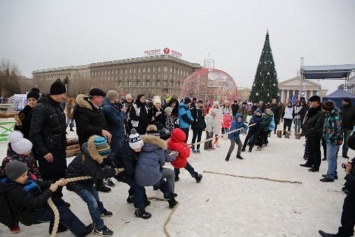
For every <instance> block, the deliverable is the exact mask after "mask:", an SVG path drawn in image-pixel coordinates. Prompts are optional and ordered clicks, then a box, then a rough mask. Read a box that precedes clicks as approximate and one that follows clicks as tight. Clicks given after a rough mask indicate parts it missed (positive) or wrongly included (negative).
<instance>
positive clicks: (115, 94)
mask: <svg viewBox="0 0 355 237" xmlns="http://www.w3.org/2000/svg"><path fill="white" fill-rule="evenodd" d="M106 95H107V98H108V99H109V100H111V101H114V100H115V99H117V98H118V96H119V94H118V92H117V91H115V90H109V91H108V92H107V94H106Z"/></svg>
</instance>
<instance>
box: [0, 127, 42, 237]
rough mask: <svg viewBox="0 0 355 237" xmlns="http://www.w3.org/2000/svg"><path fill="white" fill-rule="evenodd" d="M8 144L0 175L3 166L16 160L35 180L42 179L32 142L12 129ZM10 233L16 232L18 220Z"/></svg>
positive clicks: (0, 173) (1, 172)
mask: <svg viewBox="0 0 355 237" xmlns="http://www.w3.org/2000/svg"><path fill="white" fill-rule="evenodd" d="M8 140H9V144H8V148H7V156H6V157H5V158H4V159H3V160H2V164H1V167H0V175H5V167H6V165H7V164H8V163H10V162H11V161H14V160H17V161H20V162H22V163H24V164H25V165H26V166H27V168H28V176H29V177H30V178H31V179H32V180H34V181H36V180H38V179H42V178H41V175H40V172H39V170H38V166H37V163H36V159H35V158H34V157H33V153H32V150H31V149H32V143H31V142H30V141H29V140H28V139H26V138H24V137H23V134H22V133H21V132H20V131H16V130H15V131H13V132H11V133H10V134H9V136H8ZM9 228H10V231H11V233H14V234H15V233H18V232H19V231H20V227H19V225H18V221H15V222H14V223H13V224H12V225H11V226H10V227H9Z"/></svg>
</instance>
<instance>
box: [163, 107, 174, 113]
mask: <svg viewBox="0 0 355 237" xmlns="http://www.w3.org/2000/svg"><path fill="white" fill-rule="evenodd" d="M164 111H165V113H171V112H173V109H172V108H171V107H169V106H168V107H166V108H165V110H164Z"/></svg>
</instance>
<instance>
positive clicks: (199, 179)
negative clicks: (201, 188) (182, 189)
mask: <svg viewBox="0 0 355 237" xmlns="http://www.w3.org/2000/svg"><path fill="white" fill-rule="evenodd" d="M195 179H196V183H199V182H201V179H202V174H198V173H196V176H195Z"/></svg>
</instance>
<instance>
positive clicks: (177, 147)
mask: <svg viewBox="0 0 355 237" xmlns="http://www.w3.org/2000/svg"><path fill="white" fill-rule="evenodd" d="M185 139H186V136H185V133H184V131H182V130H181V129H179V128H175V129H174V130H173V131H172V133H171V137H170V139H169V141H168V149H169V150H171V151H178V152H179V154H178V156H177V157H176V159H175V160H174V161H172V162H171V164H172V165H173V166H174V172H175V181H179V179H180V178H179V174H180V169H181V168H185V169H186V170H187V171H189V173H190V174H191V176H192V177H193V178H194V179H196V182H197V183H199V182H201V179H202V174H198V173H197V172H196V171H195V170H194V168H193V167H192V166H191V165H190V164H189V162H187V158H189V156H190V147H189V146H188V145H187V144H186V143H185Z"/></svg>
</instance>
